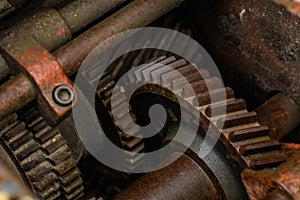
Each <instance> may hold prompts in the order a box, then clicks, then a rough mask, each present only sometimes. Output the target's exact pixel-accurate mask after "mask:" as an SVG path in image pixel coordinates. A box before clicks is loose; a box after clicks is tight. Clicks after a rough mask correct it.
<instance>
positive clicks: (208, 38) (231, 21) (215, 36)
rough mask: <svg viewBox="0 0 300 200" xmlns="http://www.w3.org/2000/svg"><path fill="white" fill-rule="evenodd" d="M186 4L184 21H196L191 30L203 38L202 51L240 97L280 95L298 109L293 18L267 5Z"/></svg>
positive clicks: (298, 26)
mask: <svg viewBox="0 0 300 200" xmlns="http://www.w3.org/2000/svg"><path fill="white" fill-rule="evenodd" d="M190 3H191V6H190V7H189V11H190V12H189V13H188V15H189V14H191V15H192V16H190V15H189V17H190V18H194V19H196V18H197V19H199V20H197V21H196V20H195V21H194V22H195V24H194V25H195V27H196V26H197V27H198V28H199V29H201V31H202V33H204V34H205V43H206V44H207V45H206V47H207V49H209V51H210V52H211V53H212V56H213V58H214V60H215V61H217V62H218V63H219V64H218V66H219V67H220V70H221V72H222V73H223V74H224V75H225V76H223V77H224V78H226V80H227V81H228V82H229V83H230V85H232V86H233V87H234V88H235V90H236V89H237V90H236V91H238V92H239V94H242V95H245V96H247V95H248V96H249V95H251V96H255V97H256V99H257V100H259V99H263V98H264V97H265V95H266V94H268V93H269V92H272V91H280V92H282V93H284V94H286V95H287V96H289V97H291V98H292V99H293V100H294V101H295V102H296V104H297V105H298V106H299V105H300V67H299V64H300V45H299V42H298V41H299V34H298V33H299V30H300V19H299V17H298V16H295V15H292V14H291V13H289V12H288V11H286V10H285V9H284V8H282V7H280V6H279V5H277V4H276V3H275V2H273V1H272V0H266V1H261V0H232V1H225V0H213V1H206V2H204V3H200V2H198V1H191V2H190ZM265 8H268V10H266V9H265ZM199 9H200V10H199ZM245 86H247V87H245Z"/></svg>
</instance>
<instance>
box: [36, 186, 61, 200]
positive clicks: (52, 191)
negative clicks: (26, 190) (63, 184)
mask: <svg viewBox="0 0 300 200" xmlns="http://www.w3.org/2000/svg"><path fill="white" fill-rule="evenodd" d="M59 188H60V186H59V184H58V183H57V182H53V183H52V184H51V185H49V186H48V187H47V188H46V189H45V190H43V191H41V192H40V193H41V195H42V197H43V198H44V199H50V198H53V197H56V196H57V195H58V194H57V191H58V190H59ZM52 195H53V196H52ZM59 195H60V193H59ZM57 198H59V196H58V197H57Z"/></svg>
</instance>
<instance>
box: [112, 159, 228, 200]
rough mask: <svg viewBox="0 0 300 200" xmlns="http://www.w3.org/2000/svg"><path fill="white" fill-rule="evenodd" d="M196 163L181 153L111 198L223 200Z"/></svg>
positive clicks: (120, 199) (119, 199)
mask: <svg viewBox="0 0 300 200" xmlns="http://www.w3.org/2000/svg"><path fill="white" fill-rule="evenodd" d="M218 189H219V188H216V187H215V185H214V184H213V180H212V178H211V177H209V175H208V174H207V172H206V171H205V169H204V168H202V166H200V165H199V163H196V162H195V161H194V160H193V159H192V158H190V157H188V156H186V155H183V156H181V157H180V158H179V159H178V160H177V161H175V162H174V163H172V164H171V165H169V166H167V167H165V168H163V169H160V170H157V171H154V172H150V173H148V174H146V175H144V176H143V177H142V178H140V179H139V180H137V181H136V182H135V183H133V184H131V185H130V186H129V187H128V188H127V189H125V190H124V191H123V192H121V193H120V194H118V195H117V196H115V197H114V200H123V199H131V200H140V199H144V200H148V199H149V200H150V199H169V200H175V199H189V200H201V199H214V200H218V199H226V197H224V196H223V195H222V194H220V193H219V192H218Z"/></svg>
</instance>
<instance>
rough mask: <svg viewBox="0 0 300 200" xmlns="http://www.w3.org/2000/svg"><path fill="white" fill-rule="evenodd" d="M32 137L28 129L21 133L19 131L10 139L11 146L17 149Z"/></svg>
mask: <svg viewBox="0 0 300 200" xmlns="http://www.w3.org/2000/svg"><path fill="white" fill-rule="evenodd" d="M31 139H32V134H30V133H29V132H28V131H27V130H23V131H21V132H20V133H17V134H16V135H15V137H13V138H11V139H10V140H9V147H10V148H11V149H12V150H16V149H18V147H19V146H22V145H24V144H26V143H27V142H28V141H30V140H31Z"/></svg>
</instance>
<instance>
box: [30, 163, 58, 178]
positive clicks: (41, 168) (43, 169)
mask: <svg viewBox="0 0 300 200" xmlns="http://www.w3.org/2000/svg"><path fill="white" fill-rule="evenodd" d="M51 170H52V165H51V164H50V163H49V162H48V161H44V162H42V163H40V164H38V165H37V166H35V167H34V168H32V169H31V170H30V171H28V172H27V173H26V175H27V177H28V178H29V180H37V179H38V178H39V177H42V176H43V175H45V174H46V173H48V172H50V171H51Z"/></svg>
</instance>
